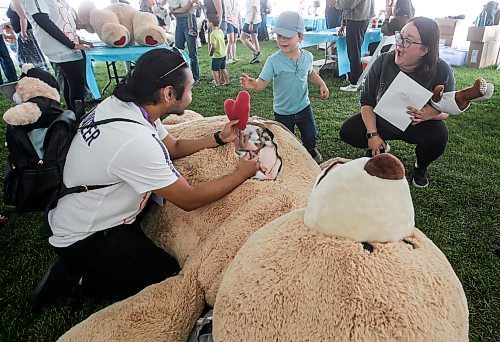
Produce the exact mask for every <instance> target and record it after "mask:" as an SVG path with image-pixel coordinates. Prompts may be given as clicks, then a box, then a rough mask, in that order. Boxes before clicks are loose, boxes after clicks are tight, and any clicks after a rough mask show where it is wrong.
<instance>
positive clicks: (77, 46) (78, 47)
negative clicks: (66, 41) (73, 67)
mask: <svg viewBox="0 0 500 342" xmlns="http://www.w3.org/2000/svg"><path fill="white" fill-rule="evenodd" d="M91 48H92V47H91V46H89V45H87V44H80V43H78V44H75V50H90V49H91Z"/></svg>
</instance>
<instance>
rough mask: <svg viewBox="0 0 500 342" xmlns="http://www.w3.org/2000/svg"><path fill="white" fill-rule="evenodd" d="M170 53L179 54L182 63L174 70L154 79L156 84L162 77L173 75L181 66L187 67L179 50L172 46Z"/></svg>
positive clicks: (184, 58)
mask: <svg viewBox="0 0 500 342" xmlns="http://www.w3.org/2000/svg"><path fill="white" fill-rule="evenodd" d="M172 51H174V52H176V53H177V54H179V56H181V57H182V62H181V63H180V64H179V65H178V66H176V67H175V68H173V69H172V70H170V71H167V72H166V73H164V74H163V75H161V76H160V77H158V78H157V79H156V83H158V81H160V80H161V79H162V78H163V77H167V76H168V75H170V74H171V73H173V72H174V71H175V70H177V69H179V68H180V67H181V66H183V65H187V63H188V62H187V60H186V57H184V55H183V54H182V52H181V50H179V49H178V48H176V47H175V46H172Z"/></svg>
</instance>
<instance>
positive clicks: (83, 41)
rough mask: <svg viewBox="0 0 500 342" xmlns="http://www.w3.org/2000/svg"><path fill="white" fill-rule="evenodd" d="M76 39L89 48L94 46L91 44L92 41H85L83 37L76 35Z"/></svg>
mask: <svg viewBox="0 0 500 342" xmlns="http://www.w3.org/2000/svg"><path fill="white" fill-rule="evenodd" d="M78 41H79V42H80V44H83V45H88V46H89V47H90V48H93V47H94V44H92V42H89V41H86V40H85V39H82V38H80V37H78Z"/></svg>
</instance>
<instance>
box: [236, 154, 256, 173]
mask: <svg viewBox="0 0 500 342" xmlns="http://www.w3.org/2000/svg"><path fill="white" fill-rule="evenodd" d="M257 171H259V157H258V156H256V155H254V154H252V153H251V152H248V153H247V154H245V156H244V157H243V158H241V159H240V160H239V161H238V166H237V167H236V172H238V173H242V174H243V175H245V176H246V178H250V177H253V176H255V174H256V173H257Z"/></svg>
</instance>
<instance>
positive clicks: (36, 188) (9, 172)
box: [3, 107, 141, 212]
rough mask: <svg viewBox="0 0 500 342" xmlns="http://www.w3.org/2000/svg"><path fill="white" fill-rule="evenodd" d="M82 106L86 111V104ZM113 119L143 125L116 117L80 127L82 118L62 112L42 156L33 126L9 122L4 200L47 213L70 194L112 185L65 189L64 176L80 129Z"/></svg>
mask: <svg viewBox="0 0 500 342" xmlns="http://www.w3.org/2000/svg"><path fill="white" fill-rule="evenodd" d="M81 108H82V109H81V112H82V113H83V107H81ZM79 112H80V111H79ZM79 117H82V115H79ZM114 121H126V122H134V123H137V124H141V123H139V122H137V121H133V120H129V119H124V118H114V119H107V120H101V121H96V122H93V123H91V124H89V125H85V126H83V127H80V128H78V124H79V120H77V118H76V116H75V114H74V113H73V112H72V111H69V110H67V111H64V112H62V113H61V114H59V115H58V116H57V117H56V118H55V119H54V120H53V121H52V122H51V123H50V125H49V126H48V128H47V129H46V131H45V137H44V138H43V158H40V157H39V156H38V153H37V151H36V148H35V146H34V145H33V143H32V142H31V140H30V138H29V133H30V132H31V131H32V130H33V128H32V127H30V126H13V125H7V133H6V140H7V149H8V157H7V165H6V170H5V176H4V183H3V192H4V203H5V204H8V205H13V206H15V207H16V208H17V209H18V210H20V211H24V212H32V211H34V212H37V211H40V212H44V211H47V210H49V209H52V208H54V207H55V206H56V204H57V201H58V200H59V199H60V198H61V197H63V196H66V195H68V194H71V193H76V192H83V191H89V190H94V189H100V188H103V187H107V186H111V185H113V184H106V185H81V186H76V187H72V188H66V186H65V185H64V183H63V181H62V179H63V170H64V164H65V162H66V156H67V154H68V150H69V147H70V146H71V141H72V140H73V137H74V136H75V134H76V132H77V130H78V129H82V128H88V127H93V126H97V125H101V124H106V123H109V122H114Z"/></svg>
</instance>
